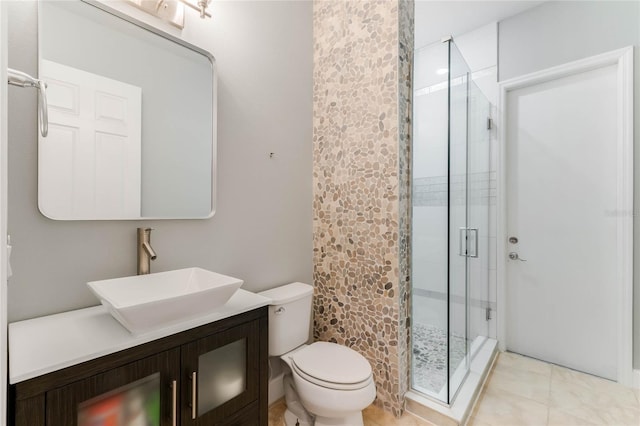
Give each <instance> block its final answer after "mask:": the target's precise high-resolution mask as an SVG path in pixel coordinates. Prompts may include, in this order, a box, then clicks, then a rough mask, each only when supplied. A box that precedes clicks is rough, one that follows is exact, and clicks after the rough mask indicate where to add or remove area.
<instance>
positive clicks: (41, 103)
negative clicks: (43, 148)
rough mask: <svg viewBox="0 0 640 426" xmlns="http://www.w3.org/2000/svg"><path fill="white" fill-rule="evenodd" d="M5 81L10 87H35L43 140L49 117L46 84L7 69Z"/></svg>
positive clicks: (47, 130) (20, 72) (46, 131)
mask: <svg viewBox="0 0 640 426" xmlns="http://www.w3.org/2000/svg"><path fill="white" fill-rule="evenodd" d="M7 80H8V83H9V84H11V85H12V86H18V87H35V88H36V89H38V93H39V95H40V96H38V117H39V118H40V133H41V134H42V137H43V138H46V137H47V134H48V133H49V115H48V111H47V110H48V107H47V83H45V82H44V81H43V80H38V79H37V78H33V77H31V76H30V75H29V74H27V73H24V72H22V71H17V70H14V69H11V68H8V69H7Z"/></svg>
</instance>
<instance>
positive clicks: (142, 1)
mask: <svg viewBox="0 0 640 426" xmlns="http://www.w3.org/2000/svg"><path fill="white" fill-rule="evenodd" d="M126 1H127V2H129V3H131V4H133V5H134V6H136V7H137V8H138V9H141V10H144V11H145V12H147V13H148V14H150V15H153V16H155V17H157V18H160V19H162V20H164V21H167V22H169V23H170V24H171V25H174V26H176V27H178V28H180V29H182V28H184V6H185V5H186V6H188V7H190V8H191V9H193V10H195V11H197V12H198V13H199V14H200V17H201V18H202V19H204V18H205V17H207V18H211V14H210V13H209V12H207V7H209V3H211V0H126Z"/></svg>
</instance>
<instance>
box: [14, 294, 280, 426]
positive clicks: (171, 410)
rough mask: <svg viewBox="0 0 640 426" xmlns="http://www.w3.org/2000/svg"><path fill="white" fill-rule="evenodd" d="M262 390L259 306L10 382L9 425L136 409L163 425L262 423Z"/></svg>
mask: <svg viewBox="0 0 640 426" xmlns="http://www.w3.org/2000/svg"><path fill="white" fill-rule="evenodd" d="M267 392H268V307H267V306H262V307H259V308H256V309H253V310H250V311H248V312H244V313H241V314H237V315H233V316H230V317H228V318H224V319H221V320H219V321H215V322H212V323H209V324H205V325H201V326H198V327H195V328H191V329H188V330H185V331H181V332H179V333H175V334H171V335H168V336H165V337H162V338H158V339H156V340H152V341H149V342H147V343H143V344H140V345H137V346H133V347H130V348H127V349H125V350H121V351H118V352H114V353H111V354H108V355H105V356H101V357H98V358H95V359H91V360H88V361H85V362H82V363H79V364H77V365H73V366H69V367H66V368H62V369H59V370H56V371H52V372H49V373H47V374H43V375H40V376H37V377H33V378H30V379H27V380H24V381H20V382H18V383H16V384H15V385H11V386H10V403H9V406H10V414H9V422H8V424H9V425H15V426H45V425H46V426H84V425H85V424H89V423H88V422H90V421H95V419H97V418H102V419H104V418H106V417H107V416H111V417H110V418H111V419H115V418H118V419H122V418H126V416H132V417H131V418H133V416H135V415H136V413H138V415H142V416H143V417H144V419H145V420H144V421H145V422H147V424H149V423H151V424H154V425H155V424H159V425H161V426H191V425H193V426H196V425H197V426H213V425H238V426H240V425H242V426H245V425H260V426H266V425H267V411H268V407H267V403H268V395H267ZM141 412H144V414H140V413H141ZM100 416H102V417H100ZM83 418H87V419H93V420H87V422H86V423H83V420H82V419H83ZM118 421H119V422H123V420H118ZM91 424H92V425H93V424H105V425H111V424H116V425H118V424H120V423H108V422H107V421H106V420H105V421H104V422H103V423H91ZM125 424H126V423H125ZM136 424H138V423H136Z"/></svg>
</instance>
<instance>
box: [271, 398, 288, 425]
mask: <svg viewBox="0 0 640 426" xmlns="http://www.w3.org/2000/svg"><path fill="white" fill-rule="evenodd" d="M286 409H287V406H286V405H285V403H284V399H281V400H280V401H277V402H275V403H274V404H273V405H271V407H269V426H284V411H285V410H286Z"/></svg>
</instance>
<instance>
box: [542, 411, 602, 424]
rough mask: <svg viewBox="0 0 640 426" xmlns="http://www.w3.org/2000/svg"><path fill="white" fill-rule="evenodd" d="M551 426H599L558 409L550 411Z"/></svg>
mask: <svg viewBox="0 0 640 426" xmlns="http://www.w3.org/2000/svg"><path fill="white" fill-rule="evenodd" d="M548 425H549V426H597V425H598V423H593V422H591V421H589V420H585V419H582V418H580V417H576V416H573V415H571V414H568V413H565V412H564V411H562V410H560V409H556V408H550V409H549V423H548Z"/></svg>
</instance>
